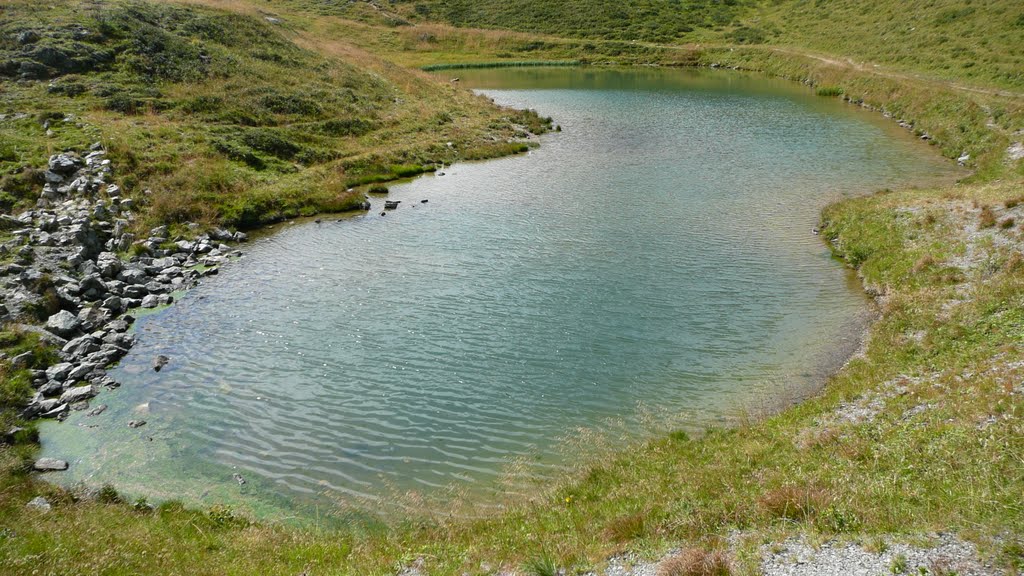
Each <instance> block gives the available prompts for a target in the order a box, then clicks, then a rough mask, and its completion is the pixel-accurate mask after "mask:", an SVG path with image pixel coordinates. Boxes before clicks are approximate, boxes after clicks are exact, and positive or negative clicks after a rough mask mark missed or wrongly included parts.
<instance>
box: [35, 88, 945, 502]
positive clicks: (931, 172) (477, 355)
mask: <svg viewBox="0 0 1024 576" xmlns="http://www.w3.org/2000/svg"><path fill="white" fill-rule="evenodd" d="M447 74H448V75H458V76H460V77H461V79H462V82H463V83H464V84H468V85H470V86H477V87H480V88H482V89H484V90H485V92H486V94H487V95H489V96H490V97H492V98H494V99H495V100H497V101H498V102H501V103H503V104H507V105H511V106H516V107H530V108H534V109H537V110H538V111H540V112H541V113H542V114H544V115H550V116H552V117H554V119H555V122H556V123H558V124H560V125H561V126H562V127H563V129H564V131H562V132H560V133H553V134H550V135H546V136H544V137H543V138H542V139H541V141H542V144H543V145H542V146H541V147H540V148H539V149H536V150H533V151H532V152H531V153H529V154H528V155H523V156H519V157H513V158H506V159H501V160H494V161H488V162H482V163H466V164H459V165H455V166H452V167H446V168H445V169H444V170H443V172H444V173H445V175H444V176H441V175H436V176H426V177H423V178H419V179H416V180H414V181H411V182H408V183H404V184H401V185H397V186H392V192H391V194H390V195H389V196H388V198H389V199H396V200H401V201H402V204H401V206H400V208H399V209H398V210H395V211H393V212H389V213H388V215H387V216H386V217H382V216H380V215H379V212H380V209H381V207H382V205H383V197H375V198H373V199H372V201H373V204H374V209H373V210H371V211H370V213H369V214H367V215H365V216H357V217H347V218H342V219H341V220H340V221H335V220H336V219H334V218H331V219H328V220H325V222H324V223H322V224H316V223H313V222H310V221H306V222H301V223H294V224H290V225H285V226H282V227H280V230H279V231H277V232H276V233H274V234H272V235H268V236H265V237H263V238H261V239H259V240H257V241H255V242H251V243H250V244H248V245H245V246H243V247H242V248H243V250H244V251H245V252H246V256H245V257H244V258H243V259H242V260H240V261H238V262H235V263H232V264H230V265H228V266H225V267H224V268H223V270H222V271H221V274H220V275H219V276H216V277H211V278H209V279H207V280H205V281H204V283H203V284H202V285H201V286H199V287H198V288H196V289H195V290H193V291H191V292H189V293H188V294H186V295H185V296H184V297H182V298H181V299H180V302H179V303H178V304H176V305H175V306H173V307H171V308H169V309H167V310H165V311H162V312H160V313H158V314H154V315H149V316H146V317H144V318H142V319H140V320H139V322H138V324H137V333H138V344H137V345H136V347H135V348H134V349H133V350H132V351H131V353H130V354H129V356H128V357H126V358H125V360H124V361H123V362H122V364H121V367H120V368H118V369H117V370H116V371H114V373H113V376H114V377H115V378H117V379H118V380H119V381H120V382H122V383H123V386H122V388H121V389H120V390H118V391H116V392H105V393H104V394H102V395H101V396H100V397H99V398H98V399H97V400H94V403H98V402H102V403H106V404H108V405H109V406H110V409H109V410H108V411H107V412H106V413H104V414H103V415H101V416H98V417H86V416H84V415H83V414H81V413H76V414H75V415H73V416H72V417H71V418H70V419H69V420H68V421H67V422H65V423H62V424H53V423H51V424H47V425H46V426H45V427H44V434H43V440H44V452H45V455H47V456H57V457H62V458H65V459H68V460H69V461H71V463H72V466H71V470H70V471H69V472H68V473H67V474H66V475H64V476H61V477H60V478H59V479H58V480H59V481H61V482H69V483H70V482H77V481H86V482H88V483H91V484H100V483H104V482H111V483H113V484H114V485H115V486H117V487H118V488H120V489H121V490H123V491H125V492H127V493H129V494H131V495H133V496H142V495H145V496H148V497H150V498H152V499H162V498H169V497H174V498H182V499H184V500H186V501H189V502H207V503H210V502H223V501H229V502H234V503H235V504H236V505H240V506H242V507H244V508H247V509H248V510H250V511H251V512H254V513H256V514H266V515H275V516H280V515H287V514H299V515H305V514H308V513H309V511H310V510H311V509H312V508H308V507H307V506H309V507H313V506H316V507H321V508H325V509H334V505H335V504H337V503H338V502H343V503H351V502H353V501H354V500H361V499H363V498H368V499H371V500H372V499H375V498H380V497H384V496H387V495H389V494H391V493H392V492H393V491H405V490H415V491H420V492H425V493H428V494H431V493H437V490H438V488H440V487H445V486H450V485H455V486H458V487H468V488H469V489H470V490H472V491H474V492H478V493H486V492H487V491H488V490H490V489H492V488H494V487H495V485H496V483H497V480H498V479H499V478H502V477H503V475H504V474H506V473H507V472H508V468H509V464H510V463H512V462H516V461H518V462H520V463H521V464H522V465H521V466H519V467H518V468H516V470H518V472H519V473H520V474H529V475H540V476H542V477H545V476H553V475H557V474H558V473H559V470H561V468H562V467H563V466H565V465H566V464H567V459H566V455H565V454H564V452H563V451H562V450H560V448H561V447H563V446H564V445H565V444H564V442H563V438H564V437H566V436H567V435H572V434H573V433H574V431H575V430H576V429H578V428H589V429H596V430H598V431H602V430H603V431H609V430H613V432H609V435H613V436H619V435H620V432H621V431H626V433H627V434H642V433H644V432H646V431H650V430H654V429H656V428H658V426H657V425H658V424H661V425H663V426H664V425H667V423H671V425H673V426H686V425H699V424H701V423H706V422H709V421H715V420H718V419H721V418H724V417H727V416H730V415H733V414H736V413H737V411H739V410H743V409H747V408H750V407H756V406H758V405H759V404H761V403H771V402H774V401H777V399H778V398H781V397H786V396H790V395H793V394H796V393H799V392H801V391H806V390H807V389H808V388H809V387H811V386H813V384H814V383H815V382H820V380H821V377H822V375H823V374H824V373H825V372H827V371H828V370H831V369H833V368H834V367H835V366H836V362H838V361H841V360H842V358H843V357H844V353H846V352H848V351H849V350H850V348H851V347H854V346H856V344H857V342H858V338H859V335H860V331H861V330H862V327H863V318H864V313H865V310H866V307H867V305H866V301H865V298H864V297H863V295H862V294H861V293H860V292H859V290H858V289H857V286H856V285H855V283H853V282H852V279H851V277H850V274H849V273H848V271H846V270H844V269H843V268H842V266H841V265H840V264H839V263H837V262H836V261H834V260H832V259H831V258H830V257H829V254H828V251H827V250H826V248H825V246H824V245H823V243H822V242H821V239H820V238H818V237H817V236H815V235H814V234H812V232H811V229H812V228H813V227H814V226H815V225H816V223H817V220H818V216H819V214H820V210H821V208H822V207H823V206H824V205H825V204H827V203H828V202H830V201H833V200H836V199H838V198H840V197H842V196H843V195H844V194H856V193H864V192H869V191H872V190H874V189H878V188H881V187H887V186H897V185H901V184H906V183H910V182H927V181H931V180H937V179H943V178H949V177H951V175H952V174H953V173H954V171H953V168H952V167H951V166H950V165H949V164H948V163H946V162H945V161H942V160H941V159H940V158H938V156H937V155H936V154H934V151H932V150H930V149H929V148H928V146H926V145H924V144H922V143H920V142H918V141H916V140H914V139H913V138H911V137H910V136H909V135H908V134H906V133H904V132H903V131H901V130H899V129H898V128H895V127H894V126H892V125H890V124H887V123H884V122H883V121H882V119H881V118H878V117H877V116H875V115H871V114H867V113H865V112H863V111H860V110H858V109H855V108H853V107H850V106H846V105H843V104H841V103H839V102H837V101H835V100H831V99H822V98H817V97H815V96H813V95H811V94H810V93H809V92H807V91H806V90H805V89H804V88H802V87H799V86H795V85H791V84H787V83H782V82H775V81H770V80H765V79H760V78H754V77H749V76H746V75H742V74H738V73H731V72H709V71H701V72H693V71H675V70H669V71H662V70H628V71H615V70H587V69H525V70H509V69H505V70H483V71H459V72H458V73H457V74H456V73H447ZM423 199H428V200H429V203H427V204H422V203H420V200H423ZM157 354H165V355H167V356H169V357H170V358H171V363H170V365H169V366H168V367H167V368H165V369H164V370H163V371H161V372H159V373H156V372H153V371H152V369H151V368H150V362H151V359H152V358H153V357H154V356H155V355H157ZM652 413H653V414H654V415H655V416H656V418H654V420H656V422H655V423H653V424H652V423H651V422H650V420H651V419H652V418H651V415H652ZM140 416H141V417H142V418H144V419H146V420H147V421H148V424H147V425H146V426H145V427H143V428H139V429H137V430H132V429H128V428H127V425H126V424H127V421H128V420H130V419H138V418H139V417H140ZM610 421H615V422H617V423H618V424H617V425H616V427H612V426H611V424H609V422H610ZM235 473H238V474H241V475H242V476H243V477H245V478H246V479H247V483H246V484H245V485H244V486H239V485H238V484H237V483H236V482H235V480H234V479H233V478H232V474H235ZM55 479H56V478H55Z"/></svg>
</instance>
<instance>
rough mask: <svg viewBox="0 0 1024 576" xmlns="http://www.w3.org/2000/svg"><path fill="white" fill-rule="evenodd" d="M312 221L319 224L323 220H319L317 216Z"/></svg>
mask: <svg viewBox="0 0 1024 576" xmlns="http://www.w3.org/2000/svg"><path fill="white" fill-rule="evenodd" d="M313 222H316V223H317V224H320V223H322V222H323V220H321V219H320V218H317V219H316V220H313Z"/></svg>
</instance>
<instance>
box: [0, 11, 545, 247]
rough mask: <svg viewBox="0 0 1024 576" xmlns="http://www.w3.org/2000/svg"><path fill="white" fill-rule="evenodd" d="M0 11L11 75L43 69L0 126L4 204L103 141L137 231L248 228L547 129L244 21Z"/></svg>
mask: <svg viewBox="0 0 1024 576" xmlns="http://www.w3.org/2000/svg"><path fill="white" fill-rule="evenodd" d="M0 10H2V12H3V15H4V18H2V19H0V22H2V24H0V64H2V65H0V71H5V72H6V73H7V74H9V77H11V78H13V77H15V76H19V75H21V74H22V71H23V70H25V69H26V66H27V67H28V68H27V69H28V70H30V71H32V75H33V76H34V77H38V78H40V80H39V81H36V82H28V83H17V84H15V83H13V82H5V84H4V87H5V94H4V105H5V108H6V109H7V110H8V111H9V112H10V113H18V112H24V113H28V116H26V117H24V118H21V119H17V120H14V119H10V120H5V121H0V136H2V140H3V142H4V146H3V149H2V150H0V174H2V175H3V176H0V178H2V179H0V191H2V193H0V203H2V204H3V205H2V206H0V207H2V208H5V209H8V210H10V209H15V208H19V207H22V206H26V205H28V204H30V203H32V202H34V194H36V193H37V190H38V186H39V184H40V175H39V173H38V172H37V171H35V169H36V168H38V167H39V166H42V165H44V164H45V159H46V157H47V156H48V155H49V154H51V153H53V152H54V151H56V150H62V149H66V148H78V149H84V148H86V147H87V146H88V145H89V144H90V143H92V142H93V141H101V142H103V143H104V144H105V145H106V146H107V148H108V150H109V151H110V154H111V157H112V159H113V160H114V161H115V163H116V166H117V167H118V169H119V174H118V178H119V180H120V181H121V183H122V184H123V187H124V188H125V189H126V190H127V192H128V194H130V195H134V196H135V197H136V198H137V199H138V200H139V201H140V202H141V203H144V204H147V206H146V210H145V211H144V214H145V216H146V219H145V220H144V221H143V222H142V223H141V225H142V226H149V225H152V224H156V223H161V222H169V223H176V222H186V221H200V222H209V223H213V222H220V223H224V224H227V225H232V226H238V227H243V228H246V227H253V226H257V225H260V224H264V223H268V222H273V221H277V220H280V219H284V218H290V217H295V216H300V215H308V214H312V213H316V212H323V211H340V210H347V209H351V208H353V207H355V206H358V205H359V204H360V202H361V196H360V195H359V193H349V192H348V191H347V190H348V188H350V187H351V186H353V185H355V184H359V183H365V182H375V181H383V180H388V179H392V178H395V177H405V176H410V175H414V174H418V173H422V172H423V171H426V170H429V169H430V167H431V166H432V165H433V164H436V163H442V162H443V163H451V162H453V161H455V160H458V159H460V158H461V157H463V155H465V156H472V157H486V156H488V155H489V154H500V153H504V152H505V151H506V149H502V148H498V147H495V146H493V141H495V140H497V141H498V142H508V141H509V140H510V139H512V138H514V137H515V134H516V133H517V131H518V126H520V125H523V124H528V125H531V126H532V127H533V129H534V130H536V131H543V130H544V129H545V127H544V126H541V125H540V124H538V123H537V122H536V121H535V119H534V118H533V117H531V113H529V112H518V111H509V110H502V109H499V108H497V107H495V106H494V105H492V104H490V103H489V102H487V101H486V100H485V99H483V98H477V97H474V96H473V95H471V94H469V93H468V92H466V91H462V90H456V89H454V88H453V87H450V86H447V85H445V84H444V83H441V82H437V81H434V80H432V79H430V78H429V77H427V76H424V75H417V74H408V73H405V72H403V71H400V70H398V69H395V68H394V67H393V66H391V65H389V64H388V63H387V62H385V61H383V60H380V59H377V58H375V57H373V56H371V55H370V54H368V53H365V52H362V51H360V50H358V49H355V48H353V47H351V46H345V49H346V53H345V54H343V55H340V54H337V53H335V52H330V51H328V49H338V46H337V44H335V43H331V42H327V43H325V44H319V43H317V42H315V41H310V39H309V38H307V37H305V36H298V35H296V34H295V33H294V32H291V31H289V30H288V29H287V28H286V27H284V26H281V25H275V24H273V23H270V22H268V21H266V20H265V19H264V18H261V17H258V16H253V15H249V14H244V13H235V12H228V11H223V10H214V9H209V8H206V7H202V6H194V5H189V6H177V5H173V4H170V3H154V2H132V1H127V0H125V1H115V2H108V3H104V4H98V5H96V4H92V3H88V2H78V1H74V2H67V3H52V4H49V5H44V6H41V5H38V3H35V2H28V1H26V0H19V1H16V2H11V3H7V4H5V5H4V6H3V7H2V8H0ZM82 30H86V31H88V32H87V33H83V32H81V31H82ZM25 31H37V35H38V39H36V40H34V41H33V42H31V43H30V44H28V45H27V47H25V46H21V45H20V44H18V42H17V40H16V37H17V35H18V34H20V33H23V32H25ZM38 31H41V32H38ZM322 48H323V49H322ZM65 119H71V121H65ZM47 121H48V122H49V123H48V125H47V126H48V127H49V129H50V130H51V132H52V133H53V134H52V136H49V137H47V136H45V135H44V134H43V133H44V132H45V130H44V128H43V124H44V122H47ZM447 142H452V143H453V146H447V145H446V143H447ZM144 190H150V191H151V193H148V194H145V195H144V194H143V193H142V192H143V191H144Z"/></svg>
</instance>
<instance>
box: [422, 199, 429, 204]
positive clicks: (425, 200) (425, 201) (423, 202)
mask: <svg viewBox="0 0 1024 576" xmlns="http://www.w3.org/2000/svg"><path fill="white" fill-rule="evenodd" d="M427 202H430V200H427V199H423V200H420V204H426V203H427Z"/></svg>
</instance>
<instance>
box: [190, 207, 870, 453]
mask: <svg viewBox="0 0 1024 576" xmlns="http://www.w3.org/2000/svg"><path fill="white" fill-rule="evenodd" d="M356 217H357V218H358V217H359V216H358V215H357V216H356ZM326 218H327V215H323V216H320V217H309V218H308V219H306V220H298V221H294V220H293V221H289V222H288V223H284V224H282V225H283V226H289V225H291V224H294V223H296V222H314V221H315V222H317V223H319V222H320V221H321V220H324V219H326ZM333 218H337V216H335V217H332V219H333ZM343 218H344V217H343ZM326 224H329V222H328V223H325V225H326ZM265 230H266V231H267V232H268V233H273V231H280V230H281V229H280V228H277V227H275V228H267V229H265ZM806 234H807V237H808V238H810V236H811V232H810V230H808V231H807V232H806ZM866 329H867V325H866V324H864V323H861V322H858V330H859V331H863V330H866ZM858 345H859V343H858V342H857V339H853V340H852V341H849V342H848V343H847V345H846V346H845V347H843V348H837V349H835V350H834V351H831V352H829V353H828V354H826V356H827V358H822V359H821V366H823V367H824V366H827V368H825V369H818V368H817V367H815V368H814V370H812V372H813V376H810V377H807V378H804V377H801V385H800V386H801V387H800V389H799V390H795V389H793V388H791V386H792V384H787V385H785V386H790V388H786V387H785V386H784V387H783V389H784V390H785V392H783V393H782V394H780V395H773V397H775V398H779V397H784V398H787V400H785V401H784V402H782V403H780V404H779V405H777V406H773V407H772V409H771V410H770V411H764V410H762V412H763V414H762V416H761V417H765V416H767V415H768V414H774V413H776V412H778V411H780V410H782V409H785V408H786V407H788V406H790V405H792V404H793V403H794V402H797V401H800V400H801V399H803V398H806V397H808V396H811V395H813V394H816V393H817V392H818V391H820V389H821V387H822V386H823V384H824V383H825V382H826V381H827V379H828V378H830V377H831V376H832V375H833V374H834V373H835V371H837V370H838V369H840V368H841V366H842V365H843V364H844V363H845V362H846V361H847V360H848V353H852V352H853V351H854V350H855V349H856V348H857V346H858ZM172 356H173V355H172ZM173 360H174V359H173V358H172V361H173ZM762 406H763V405H762ZM645 437H648V436H647V435H646V434H645Z"/></svg>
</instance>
